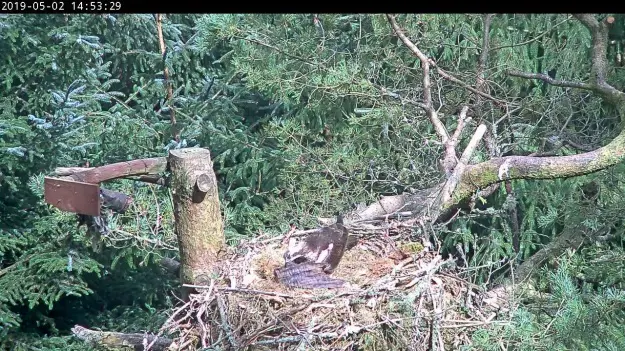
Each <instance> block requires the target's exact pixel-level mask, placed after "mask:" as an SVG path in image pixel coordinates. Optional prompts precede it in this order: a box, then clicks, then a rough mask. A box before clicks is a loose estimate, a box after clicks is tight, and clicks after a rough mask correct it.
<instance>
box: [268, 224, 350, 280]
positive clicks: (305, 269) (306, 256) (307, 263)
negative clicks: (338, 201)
mask: <svg viewBox="0 0 625 351" xmlns="http://www.w3.org/2000/svg"><path fill="white" fill-rule="evenodd" d="M348 234H349V233H348V231H347V228H345V226H343V216H341V215H340V214H339V215H337V220H336V223H335V224H333V225H331V226H327V227H323V228H320V229H319V230H318V231H315V232H313V233H311V234H309V235H307V236H305V237H304V238H302V239H299V240H298V239H297V238H291V239H290V240H289V246H288V248H287V251H286V252H285V253H284V261H285V264H284V267H282V268H278V269H276V270H275V271H274V273H275V276H276V278H278V280H279V281H280V282H281V283H283V284H285V285H287V286H291V287H298V288H339V287H341V286H343V284H344V283H345V282H344V281H343V280H341V279H335V278H330V277H329V276H328V275H329V274H332V272H334V269H335V268H336V266H338V264H339V262H340V261H341V258H342V257H343V253H344V252H345V250H346V249H348Z"/></svg>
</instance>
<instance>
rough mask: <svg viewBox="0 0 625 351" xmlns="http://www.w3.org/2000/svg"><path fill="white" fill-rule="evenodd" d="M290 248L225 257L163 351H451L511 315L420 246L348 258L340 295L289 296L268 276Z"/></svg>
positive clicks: (176, 317)
mask: <svg viewBox="0 0 625 351" xmlns="http://www.w3.org/2000/svg"><path fill="white" fill-rule="evenodd" d="M383 237H384V236H383ZM286 239H287V238H285V237H284V236H282V237H278V238H272V239H268V240H264V241H263V240H261V239H260V238H258V239H254V240H251V241H247V242H243V243H241V244H240V245H238V246H237V247H236V248H231V251H230V252H229V258H228V259H226V260H224V261H223V266H222V267H221V269H222V277H224V278H225V279H222V280H220V281H221V282H222V283H218V281H217V280H212V281H211V282H210V283H209V284H208V285H206V286H195V288H196V290H197V291H198V293H197V294H192V295H191V296H190V299H189V301H188V302H187V303H186V304H184V305H183V306H181V307H179V308H177V309H176V310H174V311H173V313H172V315H171V316H170V318H169V319H168V321H167V322H166V323H165V325H164V326H163V328H162V329H161V333H160V334H161V335H163V334H168V335H171V336H174V337H175V338H174V342H173V343H172V345H171V346H170V348H169V349H170V350H189V349H200V348H201V349H222V350H227V349H232V350H240V349H248V350H296V349H298V350H299V349H306V350H353V349H359V350H363V349H364V350H381V349H382V350H383V349H389V350H431V349H440V350H444V349H456V348H458V347H459V346H460V345H466V344H468V343H470V340H469V335H470V333H471V332H472V331H474V330H475V329H476V328H479V327H483V326H485V325H486V324H490V323H502V322H501V321H500V320H501V319H502V318H501V317H503V319H506V318H505V316H502V314H506V313H507V312H508V311H509V304H508V301H502V300H501V299H500V298H497V297H496V296H493V295H492V294H490V293H488V292H485V291H482V290H481V289H480V288H479V287H477V286H475V285H473V284H471V283H469V282H467V281H466V280H465V279H463V278H461V276H460V274H459V270H458V269H457V268H456V264H455V261H454V259H453V258H443V257H442V256H441V255H440V254H439V253H438V252H436V251H435V250H433V249H432V248H431V247H430V246H429V245H428V244H427V243H426V241H422V242H415V241H410V242H405V243H402V242H401V241H399V240H397V239H391V238H390V237H388V236H385V237H384V238H382V239H379V240H373V239H361V240H360V241H359V243H358V244H357V245H356V246H355V247H353V248H351V249H350V250H348V251H346V252H345V254H344V256H343V258H342V260H341V261H340V264H339V265H338V267H337V269H336V270H335V271H334V273H333V274H332V277H336V278H340V279H343V280H345V281H347V282H348V283H347V284H346V285H345V287H343V288H338V289H295V288H288V287H285V286H284V285H283V284H281V283H280V282H278V281H277V280H276V278H275V276H274V274H273V272H274V269H276V268H278V267H280V266H282V265H284V259H283V257H282V254H283V252H284V250H285V242H286ZM376 241H377V242H376ZM224 281H225V283H223V282H224Z"/></svg>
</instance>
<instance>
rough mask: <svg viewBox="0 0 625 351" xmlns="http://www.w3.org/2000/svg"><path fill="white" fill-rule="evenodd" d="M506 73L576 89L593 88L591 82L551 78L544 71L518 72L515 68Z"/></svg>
mask: <svg viewBox="0 0 625 351" xmlns="http://www.w3.org/2000/svg"><path fill="white" fill-rule="evenodd" d="M508 74H509V75H511V76H514V77H521V78H527V79H539V80H542V81H543V82H545V83H549V84H551V85H553V86H556V87H563V88H577V89H584V90H593V89H594V87H593V86H592V85H591V84H587V83H581V82H571V81H566V80H559V79H553V78H551V77H549V76H548V75H546V74H544V73H525V72H520V71H517V70H509V71H508Z"/></svg>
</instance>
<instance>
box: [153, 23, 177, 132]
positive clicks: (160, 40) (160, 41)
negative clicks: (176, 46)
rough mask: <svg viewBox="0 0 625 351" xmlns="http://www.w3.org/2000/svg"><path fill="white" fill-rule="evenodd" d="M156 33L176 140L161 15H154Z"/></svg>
mask: <svg viewBox="0 0 625 351" xmlns="http://www.w3.org/2000/svg"><path fill="white" fill-rule="evenodd" d="M156 33H157V35H158V46H159V48H160V49H161V55H162V56H163V75H164V76H165V84H167V101H168V103H169V111H170V115H169V116H170V119H171V129H172V135H173V136H174V139H175V140H176V141H178V139H179V138H180V135H179V132H178V131H177V129H176V109H175V108H174V106H173V102H172V99H173V86H172V83H171V81H170V80H169V69H168V68H167V65H166V64H165V57H166V55H167V47H166V46H165V39H164V38H163V15H162V14H160V13H159V14H157V15H156Z"/></svg>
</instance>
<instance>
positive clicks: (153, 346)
mask: <svg viewBox="0 0 625 351" xmlns="http://www.w3.org/2000/svg"><path fill="white" fill-rule="evenodd" d="M72 333H73V334H74V336H75V337H77V338H78V339H80V340H83V341H85V342H87V343H88V344H91V345H93V346H100V347H101V346H104V347H106V348H109V349H115V348H129V347H131V348H133V349H134V350H151V351H165V350H167V348H168V347H169V345H171V343H172V342H173V340H171V339H168V338H163V337H159V336H156V335H153V334H147V333H146V334H140V333H133V334H124V333H115V332H103V331H98V330H91V329H87V328H85V327H82V326H80V325H76V326H74V327H73V328H72ZM148 346H150V347H148Z"/></svg>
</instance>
